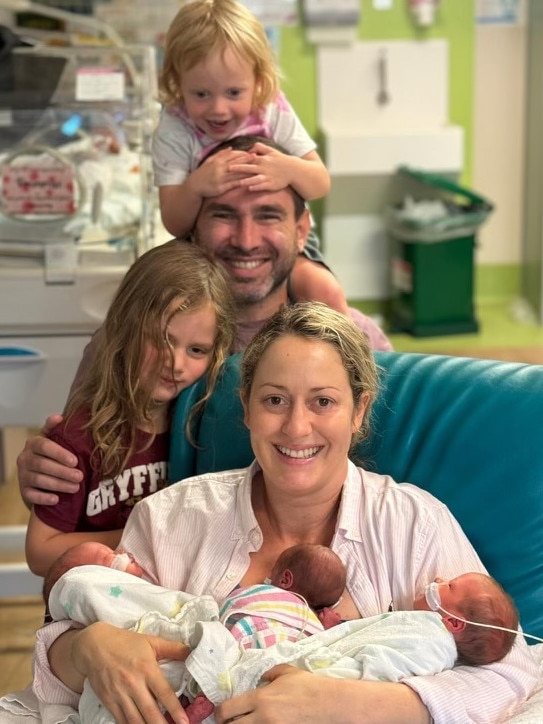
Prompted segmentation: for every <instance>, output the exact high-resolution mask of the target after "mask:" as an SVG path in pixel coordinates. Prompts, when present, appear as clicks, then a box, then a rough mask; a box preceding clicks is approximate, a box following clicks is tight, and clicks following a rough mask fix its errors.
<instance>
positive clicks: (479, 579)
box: [413, 573, 488, 613]
mask: <svg viewBox="0 0 543 724" xmlns="http://www.w3.org/2000/svg"><path fill="white" fill-rule="evenodd" d="M434 580H435V582H436V583H437V584H438V593H439V598H440V602H441V603H440V606H441V608H443V609H445V610H446V611H449V612H450V613H459V611H458V608H459V606H460V605H461V604H462V601H464V600H465V599H466V598H469V599H477V598H478V597H479V596H480V595H481V593H482V591H483V590H484V587H485V586H486V582H487V580H488V579H487V577H486V576H484V575H482V574H480V573H463V574H462V575H461V576H457V577H456V578H451V579H450V580H445V579H443V578H436V579H434ZM413 608H414V609H415V610H416V611H430V610H431V609H430V606H429V605H428V602H427V601H426V597H425V595H424V594H422V595H421V596H419V597H418V598H417V599H416V600H415V602H414V604H413Z"/></svg>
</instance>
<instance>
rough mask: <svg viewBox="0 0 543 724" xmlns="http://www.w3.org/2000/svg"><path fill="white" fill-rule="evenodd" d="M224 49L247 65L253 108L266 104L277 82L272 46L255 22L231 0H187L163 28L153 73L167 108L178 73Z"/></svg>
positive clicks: (176, 96) (177, 94) (174, 97)
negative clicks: (251, 74) (161, 56)
mask: <svg viewBox="0 0 543 724" xmlns="http://www.w3.org/2000/svg"><path fill="white" fill-rule="evenodd" d="M226 48H230V49H232V50H233V51H234V52H235V53H236V54H237V55H238V56H239V57H240V58H243V59H244V60H246V61H247V62H249V63H250V64H251V65H252V67H253V71H254V75H255V97H254V99H253V107H254V108H262V107H263V106H265V105H267V104H268V103H270V102H271V101H272V100H273V99H274V98H275V97H276V95H277V93H278V92H279V86H280V83H279V78H280V73H279V69H278V66H277V62H276V60H275V56H274V53H273V49H272V47H271V45H270V43H269V41H268V38H267V36H266V32H265V30H264V28H263V26H262V24H261V23H260V21H259V20H258V19H257V18H256V17H255V16H254V15H253V13H251V12H250V10H248V9H247V8H246V7H245V6H244V5H241V3H239V2H236V0H189V2H185V4H184V5H183V6H182V7H181V9H180V10H179V12H178V13H177V15H176V16H175V17H174V19H173V20H172V22H171V24H170V27H169V28H168V32H167V33H166V43H165V49H164V62H163V65H162V71H161V73H160V77H159V89H160V100H161V102H162V103H163V104H164V105H165V106H170V107H171V106H176V105H179V104H180V103H182V102H183V97H182V95H181V78H182V76H183V73H185V72H186V71H187V70H190V69H191V68H193V67H194V66H195V65H197V64H198V63H200V62H201V61H202V60H204V59H205V58H207V57H208V56H209V55H210V54H211V53H214V52H217V51H218V52H219V53H223V52H224V51H225V50H226Z"/></svg>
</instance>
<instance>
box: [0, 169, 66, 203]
mask: <svg viewBox="0 0 543 724" xmlns="http://www.w3.org/2000/svg"><path fill="white" fill-rule="evenodd" d="M1 202H2V211H3V212H4V214H8V215H15V214H17V215H22V214H28V215H33V214H73V213H74V211H75V202H74V173H73V169H72V168H71V167H70V166H48V167H45V166H6V167H5V168H3V169H2V196H1Z"/></svg>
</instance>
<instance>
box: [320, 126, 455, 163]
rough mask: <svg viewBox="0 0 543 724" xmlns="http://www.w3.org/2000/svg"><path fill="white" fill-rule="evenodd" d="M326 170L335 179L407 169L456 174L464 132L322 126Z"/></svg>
mask: <svg viewBox="0 0 543 724" xmlns="http://www.w3.org/2000/svg"><path fill="white" fill-rule="evenodd" d="M321 132H322V136H323V144H324V157H325V158H326V166H327V168H328V170H329V172H330V174H332V175H336V176H337V175H345V176H356V175H361V174H362V175H363V174H368V175H370V174H384V173H394V172H395V171H396V169H397V168H398V166H401V165H407V166H415V167H420V168H424V169H427V170H428V171H438V172H455V171H459V170H460V169H461V168H462V163H463V155H464V154H463V149H464V129H463V128H462V127H461V126H454V125H446V126H443V127H442V128H420V129H416V128H411V129H405V130H404V129H400V128H398V129H395V130H394V129H388V130H383V131H380V130H378V129H364V128H360V127H358V128H353V127H350V128H349V127H347V126H330V127H327V126H324V125H323V126H322V127H321Z"/></svg>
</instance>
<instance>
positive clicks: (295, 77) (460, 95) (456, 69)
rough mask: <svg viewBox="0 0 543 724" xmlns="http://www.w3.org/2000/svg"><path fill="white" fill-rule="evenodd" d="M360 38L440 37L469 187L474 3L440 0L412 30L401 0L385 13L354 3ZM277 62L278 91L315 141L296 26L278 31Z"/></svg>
mask: <svg viewBox="0 0 543 724" xmlns="http://www.w3.org/2000/svg"><path fill="white" fill-rule="evenodd" d="M360 7H361V18H360V25H359V28H358V37H359V39H360V40H396V39H405V38H413V40H424V38H445V39H446V40H448V41H449V59H450V96H449V116H450V121H451V123H454V124H457V125H460V126H463V127H464V132H465V153H464V173H463V175H462V180H463V181H464V183H469V181H470V179H471V164H472V134H473V118H472V98H473V65H474V35H475V20H474V18H475V0H441V1H440V3H439V5H438V11H437V15H436V23H435V24H434V25H433V26H432V27H431V28H429V29H421V28H417V27H416V26H415V24H414V23H413V22H412V20H411V16H410V13H409V7H408V2H407V0H393V7H392V9H391V10H374V8H373V2H372V0H360ZM280 64H281V68H282V70H283V74H284V79H283V89H284V90H285V93H286V94H287V96H288V98H289V100H290V102H291V103H292V105H293V106H294V108H295V110H296V112H297V113H298V114H299V116H300V119H301V120H302V123H304V125H305V126H306V128H307V129H308V131H309V132H310V133H311V135H312V136H314V137H317V131H318V127H317V115H316V114H317V110H316V109H317V83H316V59H315V49H314V46H313V45H311V44H310V43H308V42H307V41H306V39H305V35H304V30H303V28H302V27H300V26H298V27H293V28H291V27H289V28H283V29H282V31H281V48H280Z"/></svg>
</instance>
